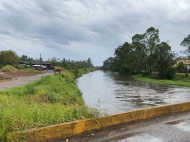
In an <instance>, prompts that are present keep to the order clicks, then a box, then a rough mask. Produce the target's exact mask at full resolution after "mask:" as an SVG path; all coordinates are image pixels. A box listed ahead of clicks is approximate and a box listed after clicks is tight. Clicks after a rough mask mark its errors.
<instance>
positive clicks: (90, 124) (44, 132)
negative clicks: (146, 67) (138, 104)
mask: <svg viewBox="0 0 190 142" xmlns="http://www.w3.org/2000/svg"><path fill="white" fill-rule="evenodd" d="M186 110H190V102H185V103H178V104H171V105H164V106H157V107H150V108H145V109H138V110H132V111H127V112H124V113H119V114H114V115H108V116H104V117H99V118H96V119H87V120H80V121H73V122H68V123H63V124H59V125H52V126H48V127H44V128H37V129H32V130H26V131H23V132H18V133H16V134H14V137H15V139H20V138H22V139H23V138H24V140H26V141H31V142H33V141H35V142H39V141H41V142H43V141H44V142H45V141H48V142H50V141H59V140H64V139H67V138H69V137H73V136H76V135H80V134H82V133H86V132H92V131H94V130H101V129H102V128H108V127H113V126H116V125H121V124H127V123H130V122H134V121H139V120H144V119H148V118H153V117H158V116H161V115H166V114H172V113H176V112H182V111H186ZM7 137H9V136H7Z"/></svg>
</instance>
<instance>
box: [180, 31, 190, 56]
mask: <svg viewBox="0 0 190 142" xmlns="http://www.w3.org/2000/svg"><path fill="white" fill-rule="evenodd" d="M181 46H184V47H187V48H186V50H185V51H184V53H186V54H187V55H188V56H190V34H189V35H188V36H187V37H185V38H184V39H183V41H182V42H181Z"/></svg>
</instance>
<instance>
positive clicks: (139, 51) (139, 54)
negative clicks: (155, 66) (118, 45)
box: [132, 34, 147, 73]
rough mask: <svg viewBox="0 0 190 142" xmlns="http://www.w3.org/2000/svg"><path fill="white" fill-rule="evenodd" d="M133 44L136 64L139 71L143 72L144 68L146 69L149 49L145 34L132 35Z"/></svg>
mask: <svg viewBox="0 0 190 142" xmlns="http://www.w3.org/2000/svg"><path fill="white" fill-rule="evenodd" d="M132 45H133V49H134V51H135V57H134V60H136V61H135V65H134V66H136V71H137V73H139V72H141V71H142V70H143V69H144V71H146V67H147V65H146V59H147V49H146V46H145V44H144V35H143V34H136V35H134V36H133V37H132Z"/></svg>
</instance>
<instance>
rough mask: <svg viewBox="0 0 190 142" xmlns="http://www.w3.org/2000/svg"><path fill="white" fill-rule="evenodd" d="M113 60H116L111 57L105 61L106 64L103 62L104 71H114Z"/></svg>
mask: <svg viewBox="0 0 190 142" xmlns="http://www.w3.org/2000/svg"><path fill="white" fill-rule="evenodd" d="M113 60H114V58H113V57H109V58H108V59H107V60H105V61H104V62H103V66H102V69H103V70H106V71H107V70H112V69H111V68H112V66H113V65H112V64H113Z"/></svg>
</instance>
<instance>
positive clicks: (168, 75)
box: [164, 68, 176, 79]
mask: <svg viewBox="0 0 190 142" xmlns="http://www.w3.org/2000/svg"><path fill="white" fill-rule="evenodd" d="M175 73H176V69H175V68H167V69H166V70H165V71H164V78H165V79H172V78H173V77H174V75H175Z"/></svg>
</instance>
